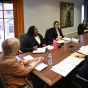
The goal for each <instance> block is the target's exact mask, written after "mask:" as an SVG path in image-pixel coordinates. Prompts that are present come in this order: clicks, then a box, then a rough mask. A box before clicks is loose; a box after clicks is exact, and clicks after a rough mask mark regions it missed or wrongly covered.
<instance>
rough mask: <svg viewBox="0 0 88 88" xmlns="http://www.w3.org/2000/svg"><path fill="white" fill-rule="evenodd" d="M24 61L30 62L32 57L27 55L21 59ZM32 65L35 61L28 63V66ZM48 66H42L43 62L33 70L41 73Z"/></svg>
mask: <svg viewBox="0 0 88 88" xmlns="http://www.w3.org/2000/svg"><path fill="white" fill-rule="evenodd" d="M23 58H24V59H25V60H30V59H33V57H32V56H31V55H27V56H24V57H23ZM34 63H36V61H33V62H30V63H29V65H33V64H34ZM47 66H48V65H47V64H44V63H43V62H42V63H40V64H38V65H37V66H36V67H35V69H36V70H38V71H41V70H43V69H44V68H46V67H47Z"/></svg>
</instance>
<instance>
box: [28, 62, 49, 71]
mask: <svg viewBox="0 0 88 88" xmlns="http://www.w3.org/2000/svg"><path fill="white" fill-rule="evenodd" d="M34 63H36V62H31V63H30V64H29V65H33V64H34ZM47 66H48V65H47V64H44V63H43V62H42V63H40V64H38V65H37V66H36V67H35V69H36V70H38V71H41V70H43V69H44V68H46V67H47Z"/></svg>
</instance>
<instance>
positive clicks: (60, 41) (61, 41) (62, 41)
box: [56, 40, 64, 43]
mask: <svg viewBox="0 0 88 88" xmlns="http://www.w3.org/2000/svg"><path fill="white" fill-rule="evenodd" d="M56 42H57V43H64V40H58V41H56Z"/></svg>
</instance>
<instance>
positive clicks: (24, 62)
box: [21, 57, 40, 65]
mask: <svg viewBox="0 0 88 88" xmlns="http://www.w3.org/2000/svg"><path fill="white" fill-rule="evenodd" d="M39 58H40V57H37V58H32V59H29V60H25V59H22V60H21V62H22V63H23V64H24V65H25V64H28V63H30V62H33V61H37V60H38V59H39Z"/></svg>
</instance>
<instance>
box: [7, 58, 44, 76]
mask: <svg viewBox="0 0 88 88" xmlns="http://www.w3.org/2000/svg"><path fill="white" fill-rule="evenodd" d="M43 59H44V58H43V57H39V59H38V60H37V61H36V63H34V64H33V65H31V66H28V67H25V66H24V65H23V63H20V62H17V61H14V62H12V63H10V64H9V65H8V66H7V67H8V68H10V69H8V72H10V75H13V76H27V75H28V74H29V73H30V72H31V71H32V70H33V69H34V68H35V67H36V66H37V65H38V64H39V63H41V62H42V61H43Z"/></svg>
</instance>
